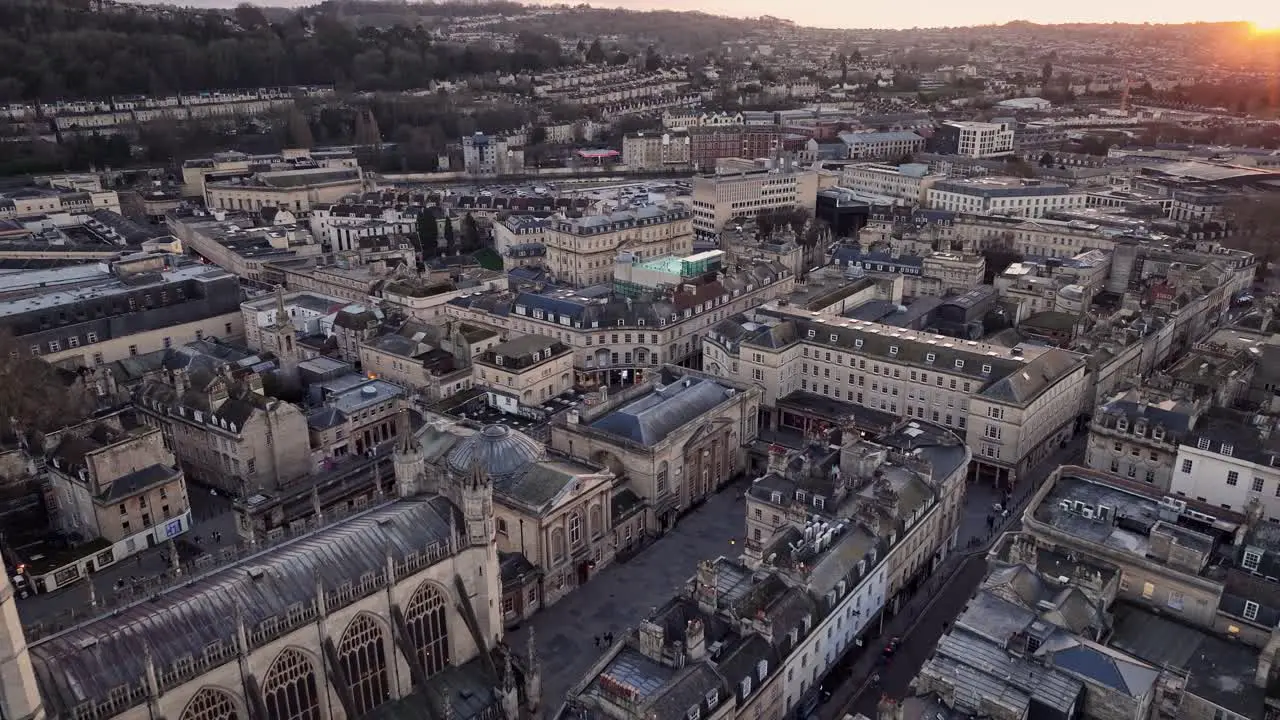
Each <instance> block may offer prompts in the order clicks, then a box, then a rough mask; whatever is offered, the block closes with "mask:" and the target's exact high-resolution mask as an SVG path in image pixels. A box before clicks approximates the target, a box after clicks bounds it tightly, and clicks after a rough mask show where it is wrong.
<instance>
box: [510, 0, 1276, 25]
mask: <svg viewBox="0 0 1280 720" xmlns="http://www.w3.org/2000/svg"><path fill="white" fill-rule="evenodd" d="M561 1H564V0H555V1H554V2H548V1H547V0H532V2H534V3H535V4H558V3H559V2H561ZM569 1H570V2H572V0H569ZM589 4H591V5H594V6H597V7H623V8H627V9H630V10H703V11H706V12H710V13H715V14H717V15H733V16H737V17H755V16H759V15H772V16H774V17H781V18H786V19H788V20H792V21H794V22H796V23H798V24H801V25H811V26H817V27H837V28H910V27H939V26H958V25H965V26H972V25H990V24H993V23H995V24H1000V23H1006V22H1009V21H1011V20H1029V21H1031V22H1039V23H1073V22H1091V23H1092V22H1103V23H1106V22H1126V23H1143V22H1150V23H1183V22H1197V21H1222V20H1244V21H1248V22H1254V23H1257V24H1258V25H1259V26H1262V27H1267V28H1277V29H1280V0H1270V1H1268V0H1217V2H1204V1H1203V0H1128V1H1125V0H1120V1H1117V0H1057V1H1056V2H1044V1H1043V0H1041V2H1027V0H968V1H967V2H956V1H955V0H951V1H950V2H946V1H942V0H916V2H914V3H911V4H908V5H899V4H898V3H896V2H884V1H883V0H880V1H879V2H875V1H872V2H855V1H853V0H790V1H789V2H777V0H603V1H602V2H590V3H589Z"/></svg>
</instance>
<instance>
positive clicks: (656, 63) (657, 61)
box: [644, 45, 662, 72]
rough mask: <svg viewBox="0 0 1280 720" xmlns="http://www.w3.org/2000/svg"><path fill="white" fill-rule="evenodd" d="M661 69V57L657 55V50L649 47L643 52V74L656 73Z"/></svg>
mask: <svg viewBox="0 0 1280 720" xmlns="http://www.w3.org/2000/svg"><path fill="white" fill-rule="evenodd" d="M661 69H662V56H661V55H659V54H658V49H657V48H655V47H654V46H652V45H650V46H649V47H648V48H646V49H645V51H644V70H645V72H657V71H658V70H661Z"/></svg>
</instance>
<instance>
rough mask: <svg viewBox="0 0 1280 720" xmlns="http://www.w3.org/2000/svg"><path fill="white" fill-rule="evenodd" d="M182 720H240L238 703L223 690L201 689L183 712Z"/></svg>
mask: <svg viewBox="0 0 1280 720" xmlns="http://www.w3.org/2000/svg"><path fill="white" fill-rule="evenodd" d="M180 720H240V713H239V712H237V711H236V701H235V700H233V699H231V696H230V695H228V694H227V693H225V692H223V691H222V690H217V689H214V688H200V691H199V692H197V693H196V694H195V695H194V696H192V698H191V701H190V702H188V703H187V707H186V709H184V710H183V711H182V716H181V718H180Z"/></svg>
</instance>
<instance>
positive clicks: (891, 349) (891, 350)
mask: <svg viewBox="0 0 1280 720" xmlns="http://www.w3.org/2000/svg"><path fill="white" fill-rule="evenodd" d="M889 354H890V355H897V354H898V346H897V345H890V346H889Z"/></svg>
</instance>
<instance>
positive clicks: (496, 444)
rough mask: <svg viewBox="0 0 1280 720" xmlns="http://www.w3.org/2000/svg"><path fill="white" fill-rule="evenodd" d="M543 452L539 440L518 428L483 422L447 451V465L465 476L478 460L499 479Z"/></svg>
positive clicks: (522, 468)
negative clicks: (472, 432) (477, 428)
mask: <svg viewBox="0 0 1280 720" xmlns="http://www.w3.org/2000/svg"><path fill="white" fill-rule="evenodd" d="M545 453H546V447H545V446H543V444H542V443H540V442H538V441H537V440H534V439H533V438H531V437H529V436H528V435H525V434H524V433H522V432H520V431H519V430H512V429H511V428H509V427H507V426H506V425H486V426H484V427H483V428H481V429H480V432H478V433H476V434H475V435H472V436H471V437H469V438H467V439H466V440H463V441H462V442H461V443H459V444H458V445H457V446H456V447H454V448H453V450H450V451H449V456H448V464H449V469H450V470H452V471H453V472H455V473H457V474H459V475H468V474H470V473H471V467H472V464H473V463H475V462H477V461H478V462H479V463H480V467H481V468H483V469H484V471H485V472H486V473H487V474H488V475H489V476H490V477H494V478H503V477H509V476H511V475H515V474H516V473H518V472H520V471H522V470H524V469H525V468H526V467H527V466H528V465H529V464H530V463H533V462H537V461H538V460H541V459H542V458H543V456H544V454H545Z"/></svg>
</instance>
